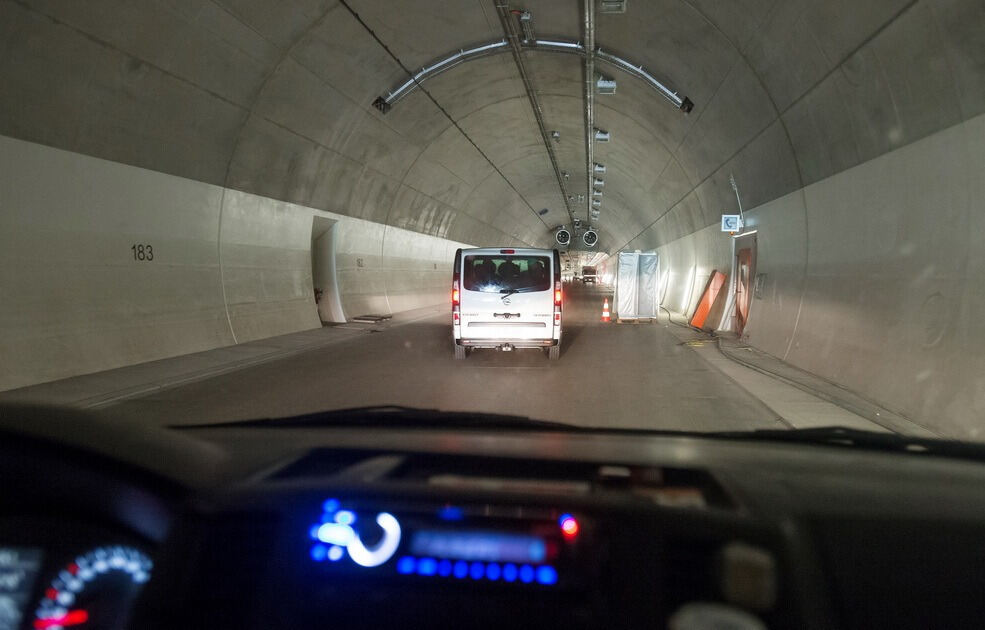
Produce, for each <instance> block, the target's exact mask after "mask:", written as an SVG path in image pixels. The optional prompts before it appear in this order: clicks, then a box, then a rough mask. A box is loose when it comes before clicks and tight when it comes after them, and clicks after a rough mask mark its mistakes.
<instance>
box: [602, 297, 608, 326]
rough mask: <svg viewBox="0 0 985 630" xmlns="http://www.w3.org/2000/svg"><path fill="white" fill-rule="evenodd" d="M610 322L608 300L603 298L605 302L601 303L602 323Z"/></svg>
mask: <svg viewBox="0 0 985 630" xmlns="http://www.w3.org/2000/svg"><path fill="white" fill-rule="evenodd" d="M609 320H610V316H609V298H605V302H603V303H602V321H603V322H607V321H609Z"/></svg>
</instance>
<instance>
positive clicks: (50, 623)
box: [34, 610, 89, 630]
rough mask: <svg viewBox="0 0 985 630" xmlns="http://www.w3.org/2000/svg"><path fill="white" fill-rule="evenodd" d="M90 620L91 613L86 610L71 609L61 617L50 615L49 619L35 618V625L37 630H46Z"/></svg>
mask: <svg viewBox="0 0 985 630" xmlns="http://www.w3.org/2000/svg"><path fill="white" fill-rule="evenodd" d="M87 621H89V613H88V612H87V611H85V610H71V611H69V612H67V613H65V614H64V615H62V616H61V617H49V618H48V619H35V620H34V627H35V629H36V630H45V629H46V628H53V627H55V626H59V627H62V628H64V627H65V626H77V625H79V624H83V623H86V622H87Z"/></svg>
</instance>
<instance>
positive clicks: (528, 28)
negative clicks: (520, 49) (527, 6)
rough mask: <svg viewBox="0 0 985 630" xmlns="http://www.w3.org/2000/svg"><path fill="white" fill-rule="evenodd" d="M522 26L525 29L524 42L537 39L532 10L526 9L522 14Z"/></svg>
mask: <svg viewBox="0 0 985 630" xmlns="http://www.w3.org/2000/svg"><path fill="white" fill-rule="evenodd" d="M520 28H521V29H523V42H524V43H527V42H532V41H534V40H536V39H537V38H536V37H534V27H533V16H532V15H530V11H524V12H523V13H521V14H520Z"/></svg>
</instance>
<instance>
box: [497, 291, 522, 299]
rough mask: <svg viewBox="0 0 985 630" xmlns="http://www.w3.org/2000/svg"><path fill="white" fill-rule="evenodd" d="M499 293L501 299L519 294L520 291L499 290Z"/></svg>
mask: <svg viewBox="0 0 985 630" xmlns="http://www.w3.org/2000/svg"><path fill="white" fill-rule="evenodd" d="M499 292H500V293H501V294H502V295H503V297H509V296H511V295H513V294H514V293H519V292H520V289H500V290H499Z"/></svg>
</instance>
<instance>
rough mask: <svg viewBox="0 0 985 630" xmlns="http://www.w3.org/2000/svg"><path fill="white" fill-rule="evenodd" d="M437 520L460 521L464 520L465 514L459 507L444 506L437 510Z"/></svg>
mask: <svg viewBox="0 0 985 630" xmlns="http://www.w3.org/2000/svg"><path fill="white" fill-rule="evenodd" d="M438 518H440V519H441V520H443V521H460V520H462V519H463V518H465V512H464V511H463V510H462V508H460V507H455V506H453V505H446V506H445V507H443V508H441V509H440V510H438Z"/></svg>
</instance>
